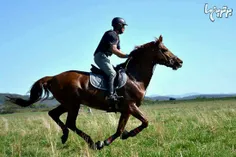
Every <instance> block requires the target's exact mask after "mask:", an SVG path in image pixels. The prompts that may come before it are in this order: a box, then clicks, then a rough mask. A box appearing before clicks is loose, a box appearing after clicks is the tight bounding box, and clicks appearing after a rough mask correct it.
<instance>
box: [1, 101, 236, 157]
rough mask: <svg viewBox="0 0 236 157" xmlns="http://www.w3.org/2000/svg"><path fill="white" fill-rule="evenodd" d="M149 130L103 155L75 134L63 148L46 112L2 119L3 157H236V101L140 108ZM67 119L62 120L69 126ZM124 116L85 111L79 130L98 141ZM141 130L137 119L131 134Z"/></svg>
mask: <svg viewBox="0 0 236 157" xmlns="http://www.w3.org/2000/svg"><path fill="white" fill-rule="evenodd" d="M141 109H142V111H143V112H144V113H145V115H146V116H147V118H148V120H149V126H148V128H147V129H145V130H144V131H142V132H141V133H140V134H138V135H137V136H135V137H133V138H129V139H127V140H124V141H123V140H121V139H117V140H116V141H114V142H113V143H112V144H111V145H110V146H108V147H105V148H104V149H102V150H101V151H94V150H91V149H89V148H88V146H87V144H86V143H85V142H84V141H83V140H82V138H80V137H78V136H77V135H76V134H75V133H73V132H71V131H70V134H69V138H68V141H67V143H66V144H64V145H62V144H61V141H60V137H61V135H62V132H61V130H60V128H59V127H58V126H57V125H56V124H55V123H54V122H53V121H52V120H51V119H50V118H49V116H48V115H47V113H46V112H27V113H15V114H8V115H0V157H16V156H17V157H18V156H19V157H31V156H32V157H76V156H89V157H93V156H95V157H96V156H101V157H103V156H105V157H106V156H111V157H116V156H117V157H126V156H127V157H136V156H139V157H148V156H153V157H156V156H163V157H167V156H173V157H176V156H179V157H182V156H183V157H185V156H188V157H195V156H197V157H198V156H201V157H206V156H214V157H215V156H217V157H231V156H232V157H233V156H236V99H229V100H211V101H182V102H178V101H177V102H158V103H156V104H152V105H144V106H141ZM65 118H66V114H64V115H63V116H62V117H61V119H62V120H63V121H65ZM118 118H119V114H114V113H105V112H101V111H98V110H93V113H92V114H89V113H87V112H85V111H82V112H81V113H80V115H79V116H78V119H77V127H78V128H80V129H81V130H83V131H85V132H86V133H88V134H90V135H91V137H92V138H93V140H94V141H98V140H104V139H105V138H107V137H109V136H110V135H111V134H113V133H114V132H115V131H116V127H117V123H118ZM138 125H140V122H139V121H138V120H136V119H134V118H133V117H131V118H130V120H129V122H128V124H127V127H126V128H127V130H130V129H132V128H134V127H136V126H138Z"/></svg>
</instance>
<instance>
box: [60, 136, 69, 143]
mask: <svg viewBox="0 0 236 157" xmlns="http://www.w3.org/2000/svg"><path fill="white" fill-rule="evenodd" d="M67 138H68V136H66V135H62V136H61V143H62V144H65V143H66V141H67Z"/></svg>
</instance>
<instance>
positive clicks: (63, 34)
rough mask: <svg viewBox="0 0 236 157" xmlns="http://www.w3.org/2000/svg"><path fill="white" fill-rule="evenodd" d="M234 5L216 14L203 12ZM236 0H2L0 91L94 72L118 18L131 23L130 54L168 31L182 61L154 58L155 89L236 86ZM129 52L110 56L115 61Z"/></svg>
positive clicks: (166, 38) (230, 89) (22, 90)
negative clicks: (97, 53) (176, 64)
mask: <svg viewBox="0 0 236 157" xmlns="http://www.w3.org/2000/svg"><path fill="white" fill-rule="evenodd" d="M205 3H208V8H207V9H208V10H209V9H211V8H213V7H214V6H216V7H217V8H219V9H220V8H222V7H223V6H227V7H228V9H233V13H232V16H229V17H228V18H226V17H225V15H223V17H222V18H217V17H216V15H215V14H214V18H215V21H214V22H212V21H211V20H210V19H209V14H205V13H204V7H205ZM235 14H236V1H232V0H224V1H223V0H221V1H220V0H208V1H207V0H197V1H193V0H179V1H177V0H146V1H143V0H129V1H127V0H119V1H113V0H109V1H108V0H100V1H97V0H86V1H85V0H83V1H82V0H67V1H65V0H50V1H48V0H34V1H32V0H21V1H18V0H8V1H4V0H1V1H0V93H17V94H26V93H27V92H28V91H29V89H30V87H31V86H32V84H33V83H34V82H35V81H37V80H38V79H40V78H42V77H44V76H52V75H57V74H59V73H61V72H63V71H67V70H81V71H89V70H90V67H91V64H95V63H94V61H93V53H94V50H95V49H96V47H97V45H98V43H99V41H100V39H101V37H102V35H103V33H104V32H105V31H107V30H109V29H111V28H112V27H111V20H112V19H113V18H114V17H117V16H118V17H123V18H124V19H125V20H126V22H127V23H128V26H127V27H126V30H125V32H124V34H122V35H121V36H120V40H121V50H122V51H123V52H124V53H130V52H131V51H132V50H133V48H134V47H135V46H136V45H141V44H144V43H147V42H150V41H153V40H155V37H159V36H160V35H162V36H163V42H164V44H165V46H166V47H167V48H169V49H170V50H171V51H172V52H173V53H174V54H175V55H176V56H178V57H179V58H181V59H182V60H183V67H182V68H181V69H178V70H177V71H174V70H172V69H170V68H167V67H165V66H160V65H157V66H156V69H155V72H154V75H153V77H152V80H151V82H150V84H149V86H148V89H147V93H146V95H147V96H150V95H182V94H186V93H203V94H208V93H225V94H227V93H236V83H235V78H236V47H235V44H236V31H235V29H236V15H235ZM124 61H125V60H124V59H121V58H118V57H117V56H115V55H113V56H112V57H111V62H112V63H113V64H114V65H117V64H120V63H122V62H124Z"/></svg>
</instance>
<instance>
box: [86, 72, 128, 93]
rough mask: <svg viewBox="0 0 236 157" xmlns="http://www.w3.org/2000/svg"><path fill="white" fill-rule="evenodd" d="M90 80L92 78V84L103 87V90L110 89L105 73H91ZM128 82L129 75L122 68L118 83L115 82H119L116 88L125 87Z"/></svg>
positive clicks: (99, 87)
mask: <svg viewBox="0 0 236 157" xmlns="http://www.w3.org/2000/svg"><path fill="white" fill-rule="evenodd" d="M89 80H90V84H91V85H92V86H93V87H95V88H98V89H101V90H108V85H107V80H106V79H104V76H103V75H98V74H94V73H90V79H89ZM126 82H127V75H126V73H125V71H122V70H121V71H120V72H119V78H118V83H114V84H117V86H115V89H119V88H121V87H123V86H124V85H125V83H126Z"/></svg>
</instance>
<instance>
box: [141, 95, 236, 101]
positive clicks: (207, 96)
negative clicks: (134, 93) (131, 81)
mask: <svg viewBox="0 0 236 157" xmlns="http://www.w3.org/2000/svg"><path fill="white" fill-rule="evenodd" d="M234 96H235V97H236V94H193V93H190V94H185V95H169V96H168V95H167V96H158V95H156V96H154V95H152V96H147V97H146V99H150V100H159V101H163V100H170V99H176V100H191V99H196V98H225V97H234Z"/></svg>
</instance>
